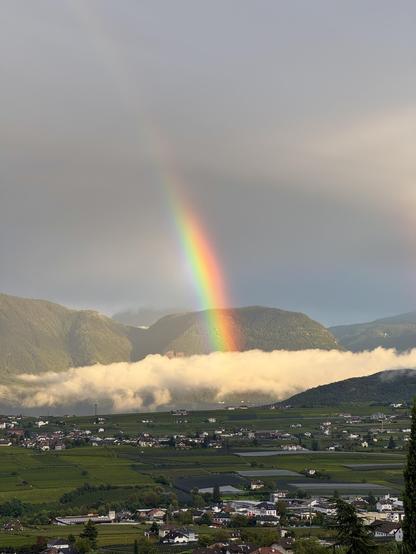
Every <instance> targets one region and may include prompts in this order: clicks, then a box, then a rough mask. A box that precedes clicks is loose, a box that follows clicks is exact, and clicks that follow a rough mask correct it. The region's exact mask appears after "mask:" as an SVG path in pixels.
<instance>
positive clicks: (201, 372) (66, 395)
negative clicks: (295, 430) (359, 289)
mask: <svg viewBox="0 0 416 554" xmlns="http://www.w3.org/2000/svg"><path fill="white" fill-rule="evenodd" d="M415 368H416V349H413V350H411V351H409V352H405V353H402V354H399V353H397V352H396V351H395V350H385V349H383V348H377V349H376V350H372V351H370V352H361V353H352V352H340V351H337V350H331V351H327V350H302V351H295V352H290V351H283V350H276V351H274V352H261V351H258V350H251V351H249V352H225V353H221V352H216V353H213V354H209V355H207V356H191V357H189V358H173V359H169V358H167V357H165V356H159V355H152V356H148V357H147V358H145V359H144V360H141V361H139V362H135V363H123V362H122V363H114V364H110V365H99V364H97V365H93V366H88V367H78V368H73V369H70V370H68V371H65V372H47V373H40V374H28V373H26V374H21V375H19V376H18V377H17V379H16V380H15V381H14V382H13V383H11V384H6V385H1V386H0V399H1V400H2V402H3V403H7V404H9V405H13V406H22V407H26V408H34V407H54V406H63V405H68V406H69V405H73V404H75V403H78V402H88V401H100V400H103V401H108V400H110V401H111V404H112V408H113V410H114V411H118V412H119V411H129V410H140V409H141V410H144V409H146V410H154V409H158V408H163V407H167V406H169V405H171V404H175V403H176V404H180V403H181V399H182V403H183V400H184V399H186V398H191V397H192V398H194V399H195V398H196V397H197V396H198V395H202V398H203V400H205V401H209V400H212V401H221V400H222V399H226V398H229V397H230V396H232V395H237V394H241V395H250V394H252V395H256V394H257V395H263V396H267V397H269V398H270V399H273V400H283V399H285V398H287V397H289V396H291V395H292V394H295V393H297V392H300V391H303V390H306V389H308V388H311V387H315V386H318V385H324V384H327V383H331V382H334V381H339V380H342V379H347V378H349V377H360V376H363V375H370V374H373V373H377V372H379V371H384V370H387V369H415Z"/></svg>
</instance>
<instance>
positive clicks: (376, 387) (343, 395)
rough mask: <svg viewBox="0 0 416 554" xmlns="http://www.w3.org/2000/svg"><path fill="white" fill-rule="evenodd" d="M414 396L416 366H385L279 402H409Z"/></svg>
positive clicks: (305, 404) (316, 403)
mask: <svg viewBox="0 0 416 554" xmlns="http://www.w3.org/2000/svg"><path fill="white" fill-rule="evenodd" d="M415 396H416V370H412V369H407V370H399V369H396V370H388V371H381V372H380V373H375V374H374V375H369V376H366V377H354V378H352V379H345V380H344V381H337V382H336V383H330V384H329V385H321V386H320V387H315V388H313V389H309V390H307V391H305V392H301V393H299V394H296V395H295V396H292V397H291V398H288V399H287V400H285V401H284V402H283V403H280V404H285V405H287V404H290V405H291V406H297V407H300V406H301V407H314V406H337V405H339V404H351V403H369V402H371V403H379V404H384V403H391V402H412V401H413V398H414V397H415Z"/></svg>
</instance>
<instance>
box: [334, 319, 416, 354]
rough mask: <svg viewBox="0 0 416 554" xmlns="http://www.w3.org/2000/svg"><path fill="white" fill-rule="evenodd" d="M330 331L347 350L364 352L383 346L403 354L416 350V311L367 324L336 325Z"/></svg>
mask: <svg viewBox="0 0 416 554" xmlns="http://www.w3.org/2000/svg"><path fill="white" fill-rule="evenodd" d="M329 330H330V331H331V333H332V334H333V335H334V336H335V337H336V338H337V340H338V342H339V343H340V344H341V345H342V346H343V347H344V348H345V349H346V350H351V351H353V352H362V351H364V350H373V349H374V348H377V347H379V346H381V347H383V348H395V349H396V350H398V351H400V352H403V351H406V350H410V349H412V348H416V311H412V312H407V313H404V314H399V315H395V316H390V317H385V318H381V319H376V320H374V321H369V322H366V323H355V324H354V323H353V324H350V325H336V326H334V327H330V328H329Z"/></svg>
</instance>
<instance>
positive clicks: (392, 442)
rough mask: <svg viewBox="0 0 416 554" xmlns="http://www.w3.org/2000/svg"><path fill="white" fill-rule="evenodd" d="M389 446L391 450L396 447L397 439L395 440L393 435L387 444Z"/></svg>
mask: <svg viewBox="0 0 416 554" xmlns="http://www.w3.org/2000/svg"><path fill="white" fill-rule="evenodd" d="M387 448H388V449H389V450H394V449H395V448H396V441H395V440H394V438H393V437H392V436H391V437H390V439H389V444H388V445H387Z"/></svg>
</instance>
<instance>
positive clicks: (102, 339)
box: [0, 294, 142, 374]
mask: <svg viewBox="0 0 416 554" xmlns="http://www.w3.org/2000/svg"><path fill="white" fill-rule="evenodd" d="M141 332H142V331H141V330H140V329H133V328H130V327H126V326H123V325H120V324H119V323H116V322H115V321H113V320H111V319H110V318H108V317H105V316H103V315H100V314H99V313H97V312H93V311H76V310H69V309H67V308H64V307H63V306H60V305H59V304H54V303H52V302H47V301H45V300H29V299H25V298H18V297H14V296H8V295H5V294H0V370H1V371H2V373H3V374H4V372H6V373H9V374H14V373H18V372H22V371H28V372H38V371H56V370H62V369H66V368H68V367H71V366H80V365H90V364H94V363H103V364H108V363H111V362H116V361H123V360H130V359H132V353H133V351H134V350H135V349H136V343H138V342H140V333H141Z"/></svg>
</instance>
